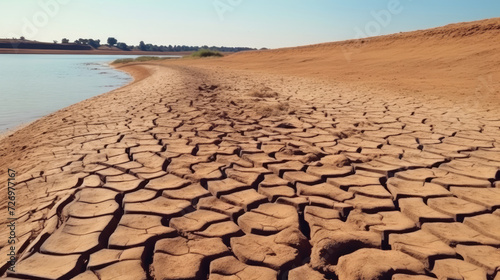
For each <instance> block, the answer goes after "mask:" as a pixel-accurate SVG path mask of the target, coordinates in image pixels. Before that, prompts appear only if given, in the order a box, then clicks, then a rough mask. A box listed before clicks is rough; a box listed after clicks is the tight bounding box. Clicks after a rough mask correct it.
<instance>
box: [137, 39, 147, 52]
mask: <svg viewBox="0 0 500 280" xmlns="http://www.w3.org/2000/svg"><path fill="white" fill-rule="evenodd" d="M139 49H140V50H141V51H145V50H146V44H144V41H141V42H140V43H139Z"/></svg>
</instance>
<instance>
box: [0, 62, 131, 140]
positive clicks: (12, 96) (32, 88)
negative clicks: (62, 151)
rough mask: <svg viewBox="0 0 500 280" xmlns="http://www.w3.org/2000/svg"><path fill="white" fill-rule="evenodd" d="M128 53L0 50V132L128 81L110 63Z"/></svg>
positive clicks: (129, 78)
mask: <svg viewBox="0 0 500 280" xmlns="http://www.w3.org/2000/svg"><path fill="white" fill-rule="evenodd" d="M127 57H137V56H128V55H127V56H125V55H119V56H117V55H109V56H108V55H37V54H0V98H1V102H0V133H1V132H4V131H5V130H7V129H11V128H14V127H16V126H18V125H21V124H23V123H27V122H31V121H33V120H36V119H37V118H40V117H42V116H45V115H47V114H50V113H52V112H54V111H57V110H59V109H62V108H64V107H67V106H69V105H71V104H74V103H77V102H79V101H82V100H85V99H87V98H90V97H92V96H96V95H99V94H102V93H105V92H108V91H111V90H113V89H116V88H118V87H121V86H123V85H125V84H127V83H128V82H129V81H131V79H132V78H131V77H130V76H128V75H127V74H126V73H123V72H121V71H116V70H114V69H112V68H110V67H109V65H108V63H109V62H111V61H113V60H115V59H119V58H127Z"/></svg>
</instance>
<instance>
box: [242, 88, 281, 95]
mask: <svg viewBox="0 0 500 280" xmlns="http://www.w3.org/2000/svg"><path fill="white" fill-rule="evenodd" d="M248 95H250V96H253V97H258V98H272V97H278V96H279V94H278V93H277V92H275V91H274V90H273V89H271V88H269V87H265V86H262V87H256V88H254V89H252V90H251V92H250V93H249V94H248Z"/></svg>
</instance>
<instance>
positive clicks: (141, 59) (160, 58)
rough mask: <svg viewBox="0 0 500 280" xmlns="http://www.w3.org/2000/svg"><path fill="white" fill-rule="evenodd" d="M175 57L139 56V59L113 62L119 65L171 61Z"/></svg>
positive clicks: (124, 59)
mask: <svg viewBox="0 0 500 280" xmlns="http://www.w3.org/2000/svg"><path fill="white" fill-rule="evenodd" d="M170 58H174V57H159V56H139V57H137V58H122V59H117V60H115V61H113V62H112V64H117V63H130V62H144V61H152V60H165V59H170Z"/></svg>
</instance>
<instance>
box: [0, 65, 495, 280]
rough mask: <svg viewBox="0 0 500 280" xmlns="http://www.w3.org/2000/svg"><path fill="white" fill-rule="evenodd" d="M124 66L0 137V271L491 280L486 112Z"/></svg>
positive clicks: (245, 76)
mask: <svg viewBox="0 0 500 280" xmlns="http://www.w3.org/2000/svg"><path fill="white" fill-rule="evenodd" d="M133 67H135V69H136V70H137V69H142V71H143V72H144V71H149V72H150V74H151V75H150V76H149V77H146V78H145V79H143V80H140V81H137V82H135V83H133V84H131V85H129V86H127V87H124V88H121V89H118V90H116V91H114V92H111V93H108V94H105V95H102V96H99V97H96V98H92V99H90V100H87V101H84V102H82V103H79V104H76V105H74V106H71V107H69V108H66V109H64V110H61V111H60V112H57V113H55V114H53V115H50V116H48V117H46V118H44V119H42V120H40V121H38V122H36V123H34V124H32V125H31V126H29V127H28V128H26V129H24V130H22V131H20V132H18V133H16V134H15V135H13V136H12V137H9V138H7V139H6V140H4V141H3V142H2V143H1V146H0V147H1V151H0V154H2V158H3V162H2V166H3V167H2V169H6V168H7V167H10V168H15V169H16V171H17V173H18V176H17V178H16V180H17V182H18V185H17V189H18V198H17V201H18V205H19V206H18V209H17V213H18V217H19V219H18V221H17V237H18V239H17V243H16V244H17V247H18V248H19V251H18V257H19V261H18V263H17V265H16V272H15V273H6V271H7V267H8V266H7V265H3V266H2V274H3V273H5V275H4V277H7V278H8V279H75V280H77V279H78V280H81V279H89V280H93V279H95V280H98V279H99V280H111V279H120V280H124V279H125V280H126V279H130V280H140V279H210V280H234V279H242V280H245V279H295V280H298V279H311V280H316V279H341V280H351V279H352V280H354V279H393V280H425V279H474V280H476V279H477V280H479V279H495V280H498V279H500V273H499V272H498V271H499V270H500V250H499V248H500V181H499V179H500V176H499V175H500V173H499V169H500V130H499V128H500V117H499V115H498V111H496V112H495V111H489V110H486V109H484V110H477V109H471V108H468V107H467V106H462V107H460V106H458V105H454V104H451V103H450V104H447V103H446V102H444V101H443V102H441V101H439V100H431V101H428V102H422V101H421V100H418V99H417V98H410V97H398V96H396V95H393V96H391V98H387V97H384V96H377V95H375V94H369V93H367V92H361V93H355V92H351V93H349V92H345V91H342V90H340V89H336V88H334V87H331V86H328V85H326V84H324V85H323V84H320V83H319V82H311V81H309V80H307V79H305V78H293V77H284V78H283V77H281V78H278V77H274V76H270V75H266V76H264V75H259V74H252V73H250V72H243V71H240V72H238V71H229V70H221V69H219V70H217V71H208V70H206V69H200V68H195V67H190V68H185V67H179V66H170V67H168V66H154V65H146V64H143V65H142V66H141V65H138V66H133ZM133 67H132V68H133ZM20 141H22V142H20ZM2 171H3V170H2ZM2 181H6V175H5V174H2ZM4 210H5V201H3V202H2V211H1V212H2V213H1V215H5V212H6V211H4ZM5 220H6V219H5V217H4V216H2V221H5ZM0 236H2V237H3V236H5V237H7V236H8V231H7V229H6V228H5V227H3V228H2V229H1V231H0ZM6 240H7V238H1V239H0V246H2V247H3V248H2V249H1V250H0V256H1V258H2V264H5V262H6V254H7V251H8V246H7V243H6Z"/></svg>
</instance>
